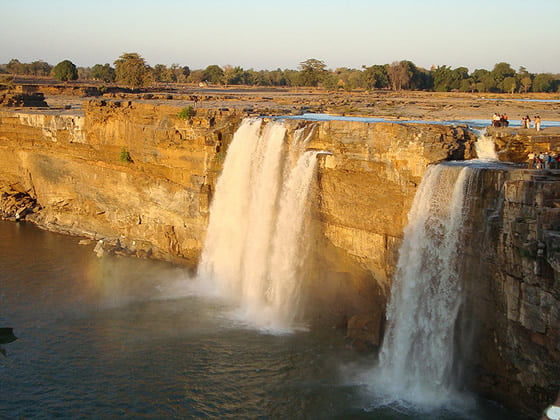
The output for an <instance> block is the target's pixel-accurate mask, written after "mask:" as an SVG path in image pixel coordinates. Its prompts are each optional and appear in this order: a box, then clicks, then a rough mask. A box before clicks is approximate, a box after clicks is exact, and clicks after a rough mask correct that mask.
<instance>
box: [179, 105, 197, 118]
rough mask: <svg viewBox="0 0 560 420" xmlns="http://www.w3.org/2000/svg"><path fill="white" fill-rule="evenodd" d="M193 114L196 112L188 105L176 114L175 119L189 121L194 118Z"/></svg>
mask: <svg viewBox="0 0 560 420" xmlns="http://www.w3.org/2000/svg"><path fill="white" fill-rule="evenodd" d="M194 114H196V111H195V110H194V108H193V107H192V106H191V105H189V106H186V107H184V108H183V109H182V110H181V111H180V112H179V113H178V114H177V117H179V119H180V120H190V119H191V118H192V117H194Z"/></svg>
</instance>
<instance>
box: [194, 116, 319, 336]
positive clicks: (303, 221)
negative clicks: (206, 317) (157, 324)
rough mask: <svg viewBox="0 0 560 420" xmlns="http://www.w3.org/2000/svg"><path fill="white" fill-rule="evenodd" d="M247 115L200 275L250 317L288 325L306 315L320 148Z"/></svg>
mask: <svg viewBox="0 0 560 420" xmlns="http://www.w3.org/2000/svg"><path fill="white" fill-rule="evenodd" d="M263 125H264V124H263V121H262V120H260V119H247V120H244V121H243V123H242V124H241V126H240V128H239V129H238V130H237V132H236V133H235V135H234V138H233V141H232V143H231V145H230V148H229V150H228V154H227V157H226V160H225V162H224V168H223V172H222V175H221V176H220V178H219V180H218V182H217V185H216V193H215V197H214V201H213V203H212V206H211V209H210V221H209V225H208V231H207V237H206V242H205V245H204V249H203V252H202V257H201V263H200V265H199V269H198V278H199V279H201V280H203V281H206V282H211V284H212V285H213V286H215V287H217V288H219V289H220V291H221V292H222V293H223V294H225V295H226V296H231V297H234V298H235V299H237V300H238V302H239V303H240V305H241V308H242V311H243V319H244V320H246V321H248V322H250V323H251V324H254V325H256V326H258V327H262V328H269V329H273V330H286V329H291V328H293V327H294V326H295V323H296V321H298V315H299V305H298V303H299V299H300V286H301V280H302V274H303V273H302V272H303V263H304V261H305V250H306V246H307V245H306V240H305V239H306V237H307V235H306V233H307V232H306V231H305V229H306V226H308V223H307V221H308V220H307V218H308V216H309V200H308V195H309V192H310V189H311V185H312V179H313V175H314V173H315V166H316V154H317V153H318V152H312V151H310V152H304V149H305V142H306V141H307V139H308V137H307V138H306V137H305V136H304V131H303V130H299V131H296V132H295V133H294V143H293V144H292V145H291V147H289V148H288V147H287V144H286V142H285V139H286V127H285V125H284V123H283V122H278V121H276V122H270V123H268V124H266V125H264V126H263Z"/></svg>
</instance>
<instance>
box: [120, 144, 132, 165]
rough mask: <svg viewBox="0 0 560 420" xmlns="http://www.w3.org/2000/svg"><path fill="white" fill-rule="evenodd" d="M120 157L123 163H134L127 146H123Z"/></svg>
mask: <svg viewBox="0 0 560 420" xmlns="http://www.w3.org/2000/svg"><path fill="white" fill-rule="evenodd" d="M119 159H120V161H121V162H123V163H132V158H131V157H130V153H128V150H127V149H126V147H123V148H122V149H121V154H120V156H119Z"/></svg>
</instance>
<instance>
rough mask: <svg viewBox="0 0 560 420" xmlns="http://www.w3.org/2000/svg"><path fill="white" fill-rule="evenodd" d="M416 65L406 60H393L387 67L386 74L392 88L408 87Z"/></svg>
mask: <svg viewBox="0 0 560 420" xmlns="http://www.w3.org/2000/svg"><path fill="white" fill-rule="evenodd" d="M415 70H416V66H415V65H414V64H413V63H412V62H410V61H407V60H403V61H394V62H393V63H391V65H390V66H389V67H388V68H387V74H388V75H389V80H390V81H391V88H392V89H393V90H402V89H408V88H409V86H410V85H411V82H412V80H413V76H414V71H415Z"/></svg>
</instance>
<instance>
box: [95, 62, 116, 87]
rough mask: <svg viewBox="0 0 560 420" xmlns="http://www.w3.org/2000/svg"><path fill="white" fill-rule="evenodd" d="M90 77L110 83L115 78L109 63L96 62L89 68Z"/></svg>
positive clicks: (113, 70)
mask: <svg viewBox="0 0 560 420" xmlns="http://www.w3.org/2000/svg"><path fill="white" fill-rule="evenodd" d="M91 77H92V78H93V79H95V80H101V81H103V82H106V83H112V82H114V81H115V78H116V74H115V69H114V68H113V67H111V66H110V65H109V63H105V64H103V65H102V64H96V65H95V66H93V67H92V68H91Z"/></svg>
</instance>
